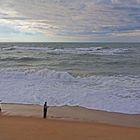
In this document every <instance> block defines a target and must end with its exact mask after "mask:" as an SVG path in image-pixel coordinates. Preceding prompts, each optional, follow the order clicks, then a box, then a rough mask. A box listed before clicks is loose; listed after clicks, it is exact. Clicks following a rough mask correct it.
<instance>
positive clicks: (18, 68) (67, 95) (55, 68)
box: [0, 43, 140, 114]
mask: <svg viewBox="0 0 140 140" xmlns="http://www.w3.org/2000/svg"><path fill="white" fill-rule="evenodd" d="M0 100H2V101H3V102H8V103H34V104H43V103H44V101H46V100H47V101H48V104H49V105H52V106H61V105H72V106H75V105H77V106H82V107H86V108H91V109H98V110H105V111H111V112H121V113H128V114H140V43H0Z"/></svg>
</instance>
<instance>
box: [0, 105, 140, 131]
mask: <svg viewBox="0 0 140 140" xmlns="http://www.w3.org/2000/svg"><path fill="white" fill-rule="evenodd" d="M42 110H43V106H41V105H38V104H20V103H2V113H1V114H2V115H1V116H13V117H33V118H42V116H43V111H42ZM48 119H50V120H65V121H78V122H91V123H92V122H93V123H95V122H97V123H103V124H109V125H116V126H124V127H133V128H140V114H123V113H116V112H107V111H99V110H93V109H87V108H84V107H79V106H59V107H57V106H50V107H49V108H48Z"/></svg>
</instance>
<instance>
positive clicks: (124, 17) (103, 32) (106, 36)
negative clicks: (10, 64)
mask: <svg viewBox="0 0 140 140" xmlns="http://www.w3.org/2000/svg"><path fill="white" fill-rule="evenodd" d="M0 42H140V0H71V1H69V0H0Z"/></svg>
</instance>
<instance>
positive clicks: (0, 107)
mask: <svg viewBox="0 0 140 140" xmlns="http://www.w3.org/2000/svg"><path fill="white" fill-rule="evenodd" d="M1 102H2V101H1V100H0V113H1V112H2V106H1Z"/></svg>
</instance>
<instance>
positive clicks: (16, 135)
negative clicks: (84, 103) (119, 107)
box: [0, 104, 140, 140]
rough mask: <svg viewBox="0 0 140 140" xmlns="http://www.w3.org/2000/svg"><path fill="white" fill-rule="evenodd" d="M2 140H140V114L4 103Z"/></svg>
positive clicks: (1, 125) (1, 116) (1, 117)
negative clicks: (43, 116)
mask: <svg viewBox="0 0 140 140" xmlns="http://www.w3.org/2000/svg"><path fill="white" fill-rule="evenodd" d="M2 109H3V112H2V113H1V115H0V140H19V139H20V140H43V139H47V140H55V139H57V140H65V139H67V140H71V139H72V140H85V139H88V140H93V139H94V140H118V139H119V140H139V139H140V115H126V114H119V113H109V112H104V111H96V110H89V109H85V108H81V107H69V106H62V107H49V111H48V118H47V119H43V118H42V106H40V105H21V104H2Z"/></svg>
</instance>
